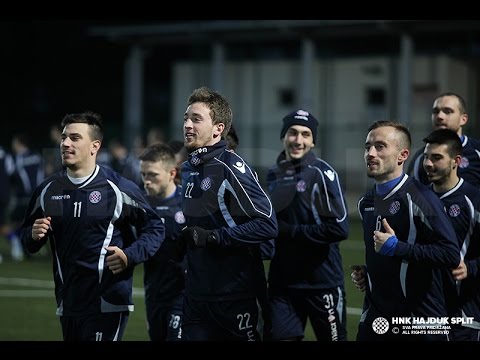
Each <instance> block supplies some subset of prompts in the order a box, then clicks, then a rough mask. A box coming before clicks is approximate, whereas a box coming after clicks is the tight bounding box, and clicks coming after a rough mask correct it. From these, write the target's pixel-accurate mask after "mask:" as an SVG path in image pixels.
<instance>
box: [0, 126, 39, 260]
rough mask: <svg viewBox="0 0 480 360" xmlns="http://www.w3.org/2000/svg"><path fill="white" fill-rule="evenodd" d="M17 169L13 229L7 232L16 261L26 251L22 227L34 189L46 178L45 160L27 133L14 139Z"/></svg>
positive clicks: (14, 183) (11, 219) (14, 175)
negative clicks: (32, 146)
mask: <svg viewBox="0 0 480 360" xmlns="http://www.w3.org/2000/svg"><path fill="white" fill-rule="evenodd" d="M12 151H13V161H14V164H15V171H14V172H13V174H12V178H11V180H10V181H11V184H12V190H13V194H14V197H15V202H14V204H15V205H14V208H13V210H12V212H11V214H10V222H11V225H12V229H11V231H10V232H9V233H8V234H7V239H8V240H9V241H10V245H11V254H12V259H13V260H14V261H22V260H23V258H24V251H23V247H22V243H21V241H20V227H21V224H22V221H23V217H24V215H25V210H26V209H27V205H28V201H29V200H30V197H31V196H32V193H33V190H34V189H35V188H36V187H37V186H38V185H39V184H40V183H41V182H42V181H43V180H44V176H45V172H44V161H43V158H42V156H41V155H40V153H38V152H37V151H34V150H32V149H31V148H30V139H29V136H28V135H27V134H26V133H18V134H16V135H15V136H14V137H13V139H12Z"/></svg>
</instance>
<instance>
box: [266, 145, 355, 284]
mask: <svg viewBox="0 0 480 360" xmlns="http://www.w3.org/2000/svg"><path fill="white" fill-rule="evenodd" d="M267 183H268V189H269V192H270V196H271V199H272V203H273V207H274V209H275V213H276V215H277V220H278V221H279V222H280V221H284V222H286V223H288V224H289V225H290V226H291V228H292V231H291V233H292V236H291V238H290V239H283V238H282V239H277V240H276V242H275V255H274V256H273V259H272V262H271V264H270V272H269V285H270V286H271V287H276V288H287V287H288V288H302V289H329V288H334V287H337V286H343V282H344V280H343V268H342V257H341V256H340V250H339V242H340V241H341V240H344V239H346V238H347V237H348V212H347V205H346V202H345V198H344V195H343V190H342V188H341V185H340V181H339V179H338V174H337V172H336V171H335V170H334V169H333V167H331V166H330V165H329V164H328V163H327V162H325V161H324V160H322V159H319V158H316V157H315V154H314V153H313V152H312V151H310V152H308V153H307V154H305V156H303V157H302V158H301V159H299V160H295V161H292V162H291V161H287V160H286V158H285V151H283V152H282V153H281V154H280V155H279V157H278V159H277V165H276V166H274V167H272V168H271V169H270V170H269V172H268V175H267Z"/></svg>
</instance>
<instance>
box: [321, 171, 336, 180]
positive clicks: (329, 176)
mask: <svg viewBox="0 0 480 360" xmlns="http://www.w3.org/2000/svg"><path fill="white" fill-rule="evenodd" d="M323 173H324V174H325V175H327V177H328V178H329V179H330V181H333V180H334V179H335V173H334V172H333V171H332V170H327V171H324V172H323Z"/></svg>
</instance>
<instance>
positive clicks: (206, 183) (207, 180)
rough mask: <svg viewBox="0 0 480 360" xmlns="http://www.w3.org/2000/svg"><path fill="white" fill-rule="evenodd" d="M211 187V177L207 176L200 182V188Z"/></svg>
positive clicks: (205, 189)
mask: <svg viewBox="0 0 480 360" xmlns="http://www.w3.org/2000/svg"><path fill="white" fill-rule="evenodd" d="M211 187H212V179H210V178H209V177H206V178H205V179H203V180H202V182H201V183H200V189H202V190H203V191H207V190H208V189H210V188H211Z"/></svg>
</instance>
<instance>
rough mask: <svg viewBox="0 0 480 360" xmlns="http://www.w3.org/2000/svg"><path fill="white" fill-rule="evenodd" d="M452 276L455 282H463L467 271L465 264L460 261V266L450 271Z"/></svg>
mask: <svg viewBox="0 0 480 360" xmlns="http://www.w3.org/2000/svg"><path fill="white" fill-rule="evenodd" d="M452 275H453V278H454V279H455V280H458V281H460V280H463V279H465V278H466V277H467V276H468V269H467V265H466V264H465V262H464V261H463V260H462V261H460V265H458V267H457V268H456V269H453V270H452Z"/></svg>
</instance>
